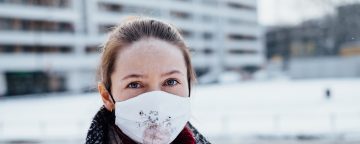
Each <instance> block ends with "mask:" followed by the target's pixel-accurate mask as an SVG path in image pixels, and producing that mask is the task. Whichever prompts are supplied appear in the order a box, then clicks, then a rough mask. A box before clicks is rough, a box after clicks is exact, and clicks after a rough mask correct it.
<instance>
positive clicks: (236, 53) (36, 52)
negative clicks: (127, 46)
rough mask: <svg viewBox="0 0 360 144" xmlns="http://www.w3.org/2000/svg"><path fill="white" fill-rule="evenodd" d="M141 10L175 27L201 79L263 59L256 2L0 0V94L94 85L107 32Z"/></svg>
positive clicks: (75, 89) (257, 64)
mask: <svg viewBox="0 0 360 144" xmlns="http://www.w3.org/2000/svg"><path fill="white" fill-rule="evenodd" d="M139 15H140V16H149V17H154V18H157V19H160V20H164V21H167V22H170V23H172V24H174V25H176V26H177V27H178V28H179V29H180V31H181V32H182V34H183V36H184V38H185V40H186V42H187V44H188V46H189V48H190V50H191V51H192V55H193V56H192V58H193V59H192V61H193V65H194V67H195V69H196V72H197V74H198V76H199V80H200V82H202V81H203V82H209V81H216V78H217V76H218V75H219V74H221V72H223V71H226V70H240V71H242V70H246V69H245V68H247V67H260V66H261V65H262V64H263V63H264V50H263V45H262V30H261V27H260V25H259V24H258V21H257V2H256V1H255V0H128V1H122V0H121V1H120V0H28V1H23V0H0V95H22V94H33V93H46V92H62V91H71V92H84V91H89V90H92V89H94V88H95V85H96V68H97V66H98V61H99V46H100V45H101V43H102V42H104V41H105V39H106V37H107V35H106V33H107V32H108V31H109V30H110V29H111V27H113V26H114V25H116V24H118V23H120V22H121V20H124V19H125V18H126V17H128V16H139Z"/></svg>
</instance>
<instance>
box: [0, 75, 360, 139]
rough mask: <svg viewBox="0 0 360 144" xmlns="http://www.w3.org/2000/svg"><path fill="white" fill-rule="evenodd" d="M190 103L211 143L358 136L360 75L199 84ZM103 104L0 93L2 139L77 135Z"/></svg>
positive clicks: (90, 98) (93, 98)
mask: <svg viewBox="0 0 360 144" xmlns="http://www.w3.org/2000/svg"><path fill="white" fill-rule="evenodd" d="M327 88H329V89H331V94H332V97H331V99H326V98H325V89H327ZM192 104H193V119H192V120H191V121H192V123H193V124H194V125H195V126H197V127H198V129H199V130H200V131H201V132H202V133H204V134H205V135H206V136H207V137H209V139H211V140H212V141H213V142H214V143H224V144H225V143H229V144H232V143H234V144H235V143H243V144H247V143H264V144H265V143H289V144H292V143H294V144H297V143H309V144H310V143H311V144H312V143H314V144H315V143H316V144H325V143H334V142H337V143H349V144H350V143H359V142H360V79H326V80H301V81H259V82H244V83H236V84H235V83H233V84H223V85H207V86H198V87H196V88H195V89H194V91H193V94H192ZM101 105H102V102H101V99H100V97H99V96H98V94H96V93H91V94H81V95H70V94H62V95H50V96H30V97H26V98H8V99H0V143H1V142H6V141H33V142H42V141H45V143H83V141H84V139H85V136H86V132H87V129H88V127H89V124H90V120H91V118H92V117H93V115H94V114H95V112H96V111H97V110H98V108H99V107H100V106H101Z"/></svg>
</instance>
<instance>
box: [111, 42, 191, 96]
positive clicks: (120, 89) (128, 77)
mask: <svg viewBox="0 0 360 144" xmlns="http://www.w3.org/2000/svg"><path fill="white" fill-rule="evenodd" d="M114 66H115V69H114V71H113V73H112V75H111V92H112V95H113V97H114V99H115V101H124V100H127V99H130V98H133V97H135V96H137V95H140V94H142V93H145V92H149V91H165V92H168V93H172V94H175V95H178V96H184V97H185V96H188V95H189V90H188V81H187V68H186V65H185V60H184V57H183V54H182V52H181V50H180V49H179V48H178V47H177V46H175V45H173V44H170V43H168V42H166V41H163V40H160V39H157V38H144V39H141V40H139V41H137V42H134V43H132V44H131V45H129V46H127V47H124V48H123V49H122V50H121V52H119V54H118V55H117V58H116V63H115V65H114Z"/></svg>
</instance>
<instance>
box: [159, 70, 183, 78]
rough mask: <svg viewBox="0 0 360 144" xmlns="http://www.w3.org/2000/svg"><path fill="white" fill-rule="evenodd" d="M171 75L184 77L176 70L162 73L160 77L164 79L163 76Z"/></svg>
mask: <svg viewBox="0 0 360 144" xmlns="http://www.w3.org/2000/svg"><path fill="white" fill-rule="evenodd" d="M172 74H181V75H184V74H183V73H182V72H180V71H178V70H172V71H169V72H167V73H164V74H162V75H161V76H162V77H164V76H168V75H172Z"/></svg>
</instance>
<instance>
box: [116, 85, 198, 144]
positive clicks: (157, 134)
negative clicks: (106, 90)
mask: <svg viewBox="0 0 360 144" xmlns="http://www.w3.org/2000/svg"><path fill="white" fill-rule="evenodd" d="M190 115H191V114H190V98H189V97H181V96H177V95H173V94H170V93H167V92H164V91H151V92H147V93H143V94H140V95H138V96H136V97H134V98H131V99H128V100H125V101H121V102H116V104H115V124H116V125H117V126H118V127H119V128H120V129H121V131H122V132H124V133H125V134H126V135H127V136H129V137H130V138H131V139H133V140H134V141H136V142H139V143H144V144H169V143H170V142H172V141H173V140H174V139H175V138H176V137H177V135H178V134H179V133H180V132H181V131H182V130H183V128H184V127H185V125H186V123H187V122H188V121H189V119H190Z"/></svg>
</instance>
